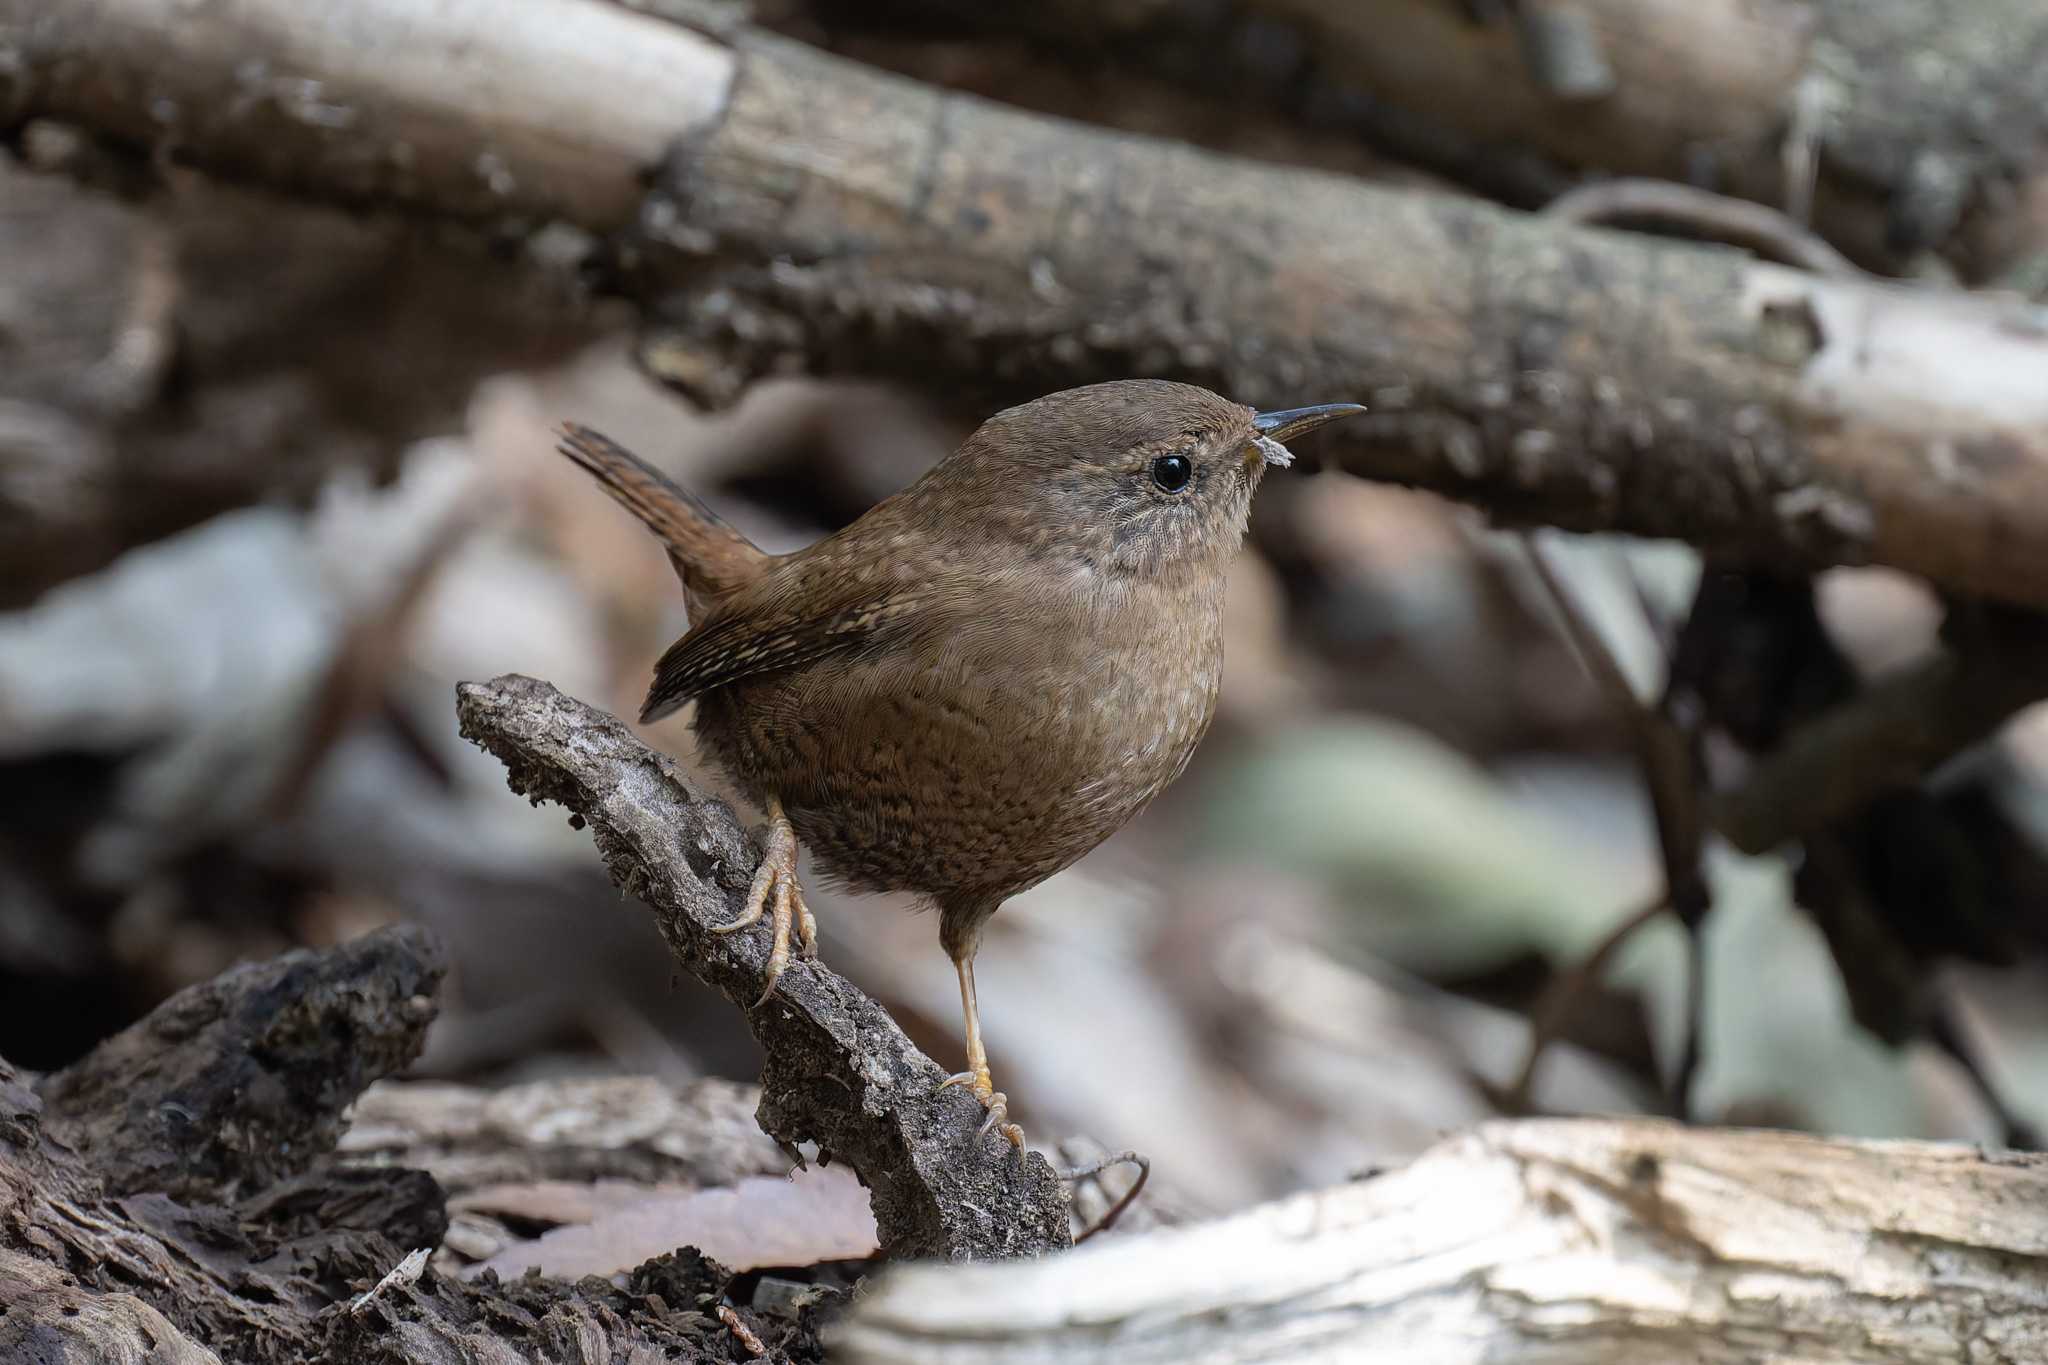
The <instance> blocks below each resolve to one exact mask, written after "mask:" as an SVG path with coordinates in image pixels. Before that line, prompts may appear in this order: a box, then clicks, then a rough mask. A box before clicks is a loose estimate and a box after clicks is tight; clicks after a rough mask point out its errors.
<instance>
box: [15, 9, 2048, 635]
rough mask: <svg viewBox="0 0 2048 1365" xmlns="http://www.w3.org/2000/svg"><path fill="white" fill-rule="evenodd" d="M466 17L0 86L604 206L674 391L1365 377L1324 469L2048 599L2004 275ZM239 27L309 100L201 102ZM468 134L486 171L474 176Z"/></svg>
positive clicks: (315, 183) (61, 32)
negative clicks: (1613, 224)
mask: <svg viewBox="0 0 2048 1365" xmlns="http://www.w3.org/2000/svg"><path fill="white" fill-rule="evenodd" d="M287 10H293V11H294V12H293V13H292V14H289V15H288V14H287V13H286V11H287ZM498 14H499V11H498V9H497V8H496V7H492V6H487V5H484V4H483V3H482V0H438V2H437V3H433V4H429V5H425V6H421V5H416V4H412V3H406V4H403V5H400V4H399V3H398V0H356V3H354V4H353V5H352V6H351V7H350V8H349V10H348V11H347V20H346V22H344V21H343V20H342V19H341V18H338V17H337V18H334V19H332V20H331V21H327V22H322V23H312V24H309V23H306V22H305V21H304V19H303V16H302V15H299V14H297V13H296V11H295V8H294V7H291V6H287V5H285V4H284V3H283V0H238V3H236V4H233V5H225V6H214V7H210V8H208V9H207V10H205V11H202V12H200V13H198V14H192V13H189V12H187V11H185V10H183V9H178V8H176V7H174V6H172V5H171V4H170V3H169V0H86V3H80V4H75V5H69V6H65V7H63V8H62V9H60V10H57V11H49V10H48V7H46V6H42V5H40V4H37V3H36V0H0V33H5V34H8V35H10V36H9V37H6V38H0V47H12V48H13V49H15V50H16V52H17V57H16V59H15V61H14V62H13V63H12V68H11V69H12V70H13V71H14V72H15V73H16V74H15V75H14V77H13V87H14V96H13V103H14V104H15V105H16V107H18V108H21V109H24V110H26V111H27V112H43V113H48V114H53V115H60V116H65V117H70V118H74V119H78V120H81V121H83V122H86V123H88V124H89V125H91V126H93V127H95V128H98V129H102V130H105V131H107V132H109V133H113V134H118V135H120V136H123V137H128V138H134V139H138V140H144V141H150V142H154V141H157V140H159V138H160V137H161V132H160V130H159V129H158V128H157V127H156V126H155V125H154V124H153V123H152V122H151V119H152V116H151V114H150V112H149V110H150V109H151V108H152V107H156V106H158V105H160V104H161V103H162V102H168V107H170V108H173V109H174V110H176V111H179V112H178V117H177V119H176V120H175V122H176V133H177V139H178V141H177V146H178V149H179V153H180V154H181V155H183V156H185V157H187V158H189V159H191V160H193V161H195V162H197V163H200V164H203V165H206V166H209V167H212V168H214V169H216V170H218V171H220V172H222V173H224V174H229V175H235V176H243V177H250V178H254V179H258V180H263V181H267V182H268V183H272V184H277V185H282V186H285V187H288V188H294V189H298V190H302V191H311V192H317V193H322V194H328V195H335V196H339V197H343V198H348V199H352V200H355V201H358V202H361V201H364V200H368V201H371V202H377V201H383V200H398V201H402V202H405V203H409V204H412V205H414V206H417V207H420V208H424V209H427V210H430V211H434V212H440V213H448V214H457V215H472V216H473V215H478V214H507V213H509V214H514V215H518V216H524V217H531V216H533V215H537V214H544V213H557V214H561V215H563V216H565V217H567V218H569V219H570V220H571V221H574V222H577V223H580V224H581V225H583V226H586V227H589V228H593V229H596V230H598V231H607V232H609V231H612V230H614V229H617V228H619V227H620V225H621V224H622V223H623V222H624V221H625V220H626V219H628V218H635V222H636V228H635V230H634V231H633V232H631V233H628V234H624V235H622V236H621V237H620V238H619V239H618V240H616V241H615V242H614V244H613V245H614V247H615V250H616V254H617V255H616V263H617V264H618V265H619V266H620V267H621V269H622V272H623V273H622V276H621V279H622V282H623V283H624V285H625V287H627V288H629V289H632V290H634V291H635V292H637V293H638V294H639V295H640V296H641V297H642V298H643V299H653V298H654V297H656V296H657V295H659V294H660V293H661V292H662V291H664V290H665V289H667V288H670V287H673V286H675V285H676V284H678V283H679V282H681V283H684V284H686V285H687V292H684V293H679V294H677V295H675V296H674V297H673V299H672V300H671V302H670V303H669V304H668V305H667V307H666V309H665V310H658V311H663V312H665V314H666V317H667V323H666V325H665V326H664V327H663V328H661V329H659V330H658V332H657V334H656V335H655V336H654V337H653V338H652V340H651V341H650V343H649V345H648V347H647V348H646V349H647V356H648V360H649V363H650V366H651V367H652V368H654V369H655V370H657V372H659V373H662V374H663V375H664V376H665V377H666V378H668V379H670V380H671V381H672V382H674V383H677V384H678V385H679V386H681V387H685V388H687V389H690V390H692V391H694V392H696V393H698V394H700V395H706V396H709V397H712V398H730V397H731V396H732V395H733V394H734V393H736V391H737V390H738V388H739V387H740V386H741V385H742V384H744V383H745V382H747V381H748V380H750V379H752V378H755V377H757V376H760V375H763V374H771V373H786V372H790V371H800V370H808V371H818V372H833V373H860V374H870V375H881V376H886V377H893V378H898V379H904V380H907V381H909V382H912V383H915V384H918V385H919V386H921V387H924V388H926V389H928V390H938V391H944V392H945V393H947V394H948V395H949V396H950V397H952V398H953V399H955V400H956V401H958V402H961V403H964V404H971V405H976V406H984V407H985V405H986V404H987V403H988V402H991V401H996V400H999V399H1004V398H1014V397H1017V396H1021V395H1024V394H1029V393H1036V392H1042V391H1044V390H1046V389H1049V388H1055V387H1059V386H1062V385H1065V384H1072V383H1081V382H1086V381H1089V380H1095V379H1101V378H1105V377H1110V376H1116V375H1130V374H1174V375H1179V376H1182V377H1186V378H1190V379H1194V380H1197V381H1200V382H1206V383H1208V384H1210V385H1211V386H1213V387H1217V388H1219V389H1221V390H1223V391H1225V392H1228V393H1231V394H1232V395H1233V396H1235V397H1238V398H1240V399H1242V400H1244V401H1247V402H1251V403H1255V404H1261V405H1278V404H1293V403H1299V402H1306V401H1317V400H1328V399H1335V398H1352V399H1360V400H1363V401H1365V402H1367V403H1370V404H1372V405H1373V408H1374V414H1373V416H1371V417H1370V418H1368V419H1366V420H1363V421H1358V422H1353V423H1348V424H1346V426H1347V428H1348V430H1346V431H1344V432H1342V433H1337V432H1333V433H1332V434H1331V436H1330V438H1329V444H1328V446H1327V448H1328V449H1330V450H1331V451H1333V452H1334V457H1335V458H1336V459H1337V460H1338V462H1340V463H1341V464H1342V465H1343V466H1344V467H1345V468H1348V469H1351V470H1353V471H1354V472H1357V473H1360V474H1363V475H1367V476H1370V477H1375V478H1383V479H1391V480H1395V481H1399V482H1403V483H1409V484H1414V485H1417V486H1421V487H1426V488H1431V489H1434V490H1436V491H1438V492H1442V493H1445V494H1448V495H1450V496H1453V497H1458V498H1462V499H1464V500H1467V501H1471V502H1474V503H1477V504H1479V505H1481V506H1483V507H1485V508H1486V509H1487V510H1489V511H1490V512H1491V513H1493V514H1494V515H1496V516H1497V517H1499V518H1501V519H1503V520H1510V521H1543V522H1549V523H1552V524H1555V525H1558V526H1561V527H1564V528H1566V529H1571V530H1619V531H1626V532H1631V533H1635V534H1639V535H1652V536H1676V537H1680V538H1683V539H1686V540H1689V541H1691V542H1693V543H1695V544H1698V545H1700V546H1702V547H1703V548H1706V549H1708V550H1710V551H1713V552H1715V553H1717V554H1722V555H1726V556H1728V557H1730V558H1734V559H1746V560H1750V561H1755V562H1763V563H1769V564H1773V565H1776V566H1779V567H1786V568H1793V569H1811V568H1814V567H1818V566H1823V565H1829V564H1838V563H1864V562H1877V563H1884V564H1890V565H1894V566H1896V567H1899V568H1902V569H1906V570H1909V571H1912V572H1915V573H1919V574H1922V575H1925V576H1927V577H1929V578H1931V579H1933V580H1935V581H1936V582H1938V583H1941V584H1942V585H1944V586H1947V587H1950V588H1954V589H1958V590H1961V591H1965V592H1969V593H1980V594H1985V595H1989V596H1993V597H2001V598H2005V599H2007V600H2011V601H2017V602H2027V603H2032V604H2035V605H2043V604H2048V386H2044V385H2042V384H2041V383H2040V382H2039V376H2040V374H2041V373H2042V372H2043V369H2044V366H2048V313H2044V312H2043V311H2042V310H2040V309H2036V308H2027V307H2023V306H2020V305H2018V304H2011V303H2006V302H2001V301H1996V300H1989V299H1978V298H1968V297H1959V296H1953V295H1945V294H1940V293H1934V292H1928V291H1921V290H1911V289H1903V288H1893V287H1885V286H1880V285H1875V284H1870V283H1866V282H1860V281H1844V280H1826V279H1819V278H1816V277H1813V276H1810V275H1806V274H1802V273H1800V272H1798V271H1794V270H1789V269H1784V268H1780V267H1774V266H1767V265H1761V264H1757V263H1755V262H1753V261H1751V260H1750V259H1749V258H1747V257H1745V256H1742V255H1740V254H1739V253H1736V252H1733V251H1727V250H1717V249H1712V248H1704V247H1692V246H1682V245H1676V244H1671V243H1666V242H1662V241H1656V240H1650V239H1644V238H1635V237H1627V236H1623V235H1619V234H1615V233H1611V232H1602V231H1594V230H1586V229H1578V228H1572V227H1568V226H1564V225H1559V224H1553V223H1546V222H1542V221H1538V220H1534V219H1530V218H1527V217H1523V216H1520V215H1517V214H1513V213H1510V212H1507V211H1503V210H1499V209H1495V208H1491V207H1488V206H1485V205H1480V204H1475V203H1471V202H1467V201H1463V200H1458V199H1452V198H1448V197H1443V196H1435V195H1429V194H1415V193H1400V192H1394V191H1387V190H1381V189H1375V188H1373V187H1371V186H1369V185H1364V184H1360V183H1355V182H1352V181H1348V180H1344V179H1342V178H1339V177H1335V176H1328V175H1321V174H1314V173H1309V172H1301V171H1291V170H1284V169H1279V168H1275V167H1272V166H1267V165H1262V164H1257V163H1248V162H1242V161H1236V160H1232V159H1229V158H1224V157H1217V156H1212V155H1207V154H1202V153H1198V152H1195V151H1193V150H1191V149H1188V148H1185V147H1179V146H1175V145H1173V144H1170V143H1163V142H1155V141H1149V140H1145V139H1139V138H1131V137H1123V136H1116V135H1112V134H1108V133H1103V132H1098V131H1091V130H1089V129H1087V128H1084V127H1079V126H1075V125H1072V124H1068V123H1064V122H1060V121H1056V120H1051V119H1045V118H1040V117H1035V116H1031V115H1026V114H1021V113H1018V112H1016V111H1012V110H1006V109H1003V108H1000V107H996V106H991V105H988V104H985V103H982V102H980V101H977V100H974V99H971V98H968V97H964V96H954V95H947V94H944V93H941V92H938V91H934V90H932V89H929V88H926V87H921V86H918V85H916V84H914V83H910V82H905V81H902V80H899V79H894V78H890V77H885V76H881V75H878V74H876V73H874V72H872V71H870V70H867V69H863V68H860V67H858V66H855V65H852V64H849V63H846V62H843V61H839V60H835V59H832V58H828V57H824V56H821V55H820V54H817V53H815V52H812V51H810V50H808V49H805V48H803V47H801V46H798V45H795V44H791V43H787V42H784V41H780V40H773V39H767V38H763V37H761V36H759V35H757V34H754V33H752V32H751V31H748V30H745V29H743V28H729V29H721V30H719V31H718V32H717V33H715V34H714V33H709V32H697V31H693V30H690V29H686V28H683V27H680V26H677V25H673V24H666V23H663V22H660V21H658V20H655V19H652V18H649V17H647V16H644V15H639V14H634V13H631V12H629V11H626V10H623V9H618V8H615V7H612V6H608V5H604V4H599V3H595V0H546V2H545V3H541V4H535V5H532V6H523V7H521V9H520V11H519V18H518V19H517V21H507V22H500V21H499V20H498V18H497V16H498ZM401 20H403V22H400V21H401ZM362 35H370V36H369V37H363V36H362ZM377 35H393V36H388V37H380V36H377ZM166 45H173V46H175V50H176V51H177V52H178V53H179V56H180V60H179V61H178V62H176V63H165V62H162V61H160V60H155V59H156V58H157V57H158V56H160V54H161V51H162V50H163V49H164V48H165V46H166ZM401 48H402V49H403V51H402V52H400V51H398V49H401ZM626 53H630V54H631V57H630V59H628V58H626V57H625V56H623V55H620V54H626ZM558 54H566V55H558ZM606 55H609V56H610V57H611V58H612V59H614V60H616V61H617V62H618V63H619V64H620V70H619V71H617V72H611V71H608V70H607V69H606V68H605V66H604V59H605V56H606ZM252 63H254V64H263V65H264V69H265V70H267V71H271V72H275V73H280V74H278V75H277V76H276V77H275V79H278V80H282V79H285V77H284V75H283V74H281V73H285V72H289V73H290V79H291V81H293V82H296V84H294V85H293V87H292V88H293V89H295V90H303V89H306V88H309V87H307V85H306V83H307V82H311V83H312V86H311V87H310V88H313V89H315V90H316V91H317V93H318V95H319V100H320V104H321V108H322V109H325V108H326V107H327V106H328V105H330V104H331V105H332V106H333V107H334V108H335V109H339V110H343V111H346V116H345V117H344V116H342V115H333V116H329V115H327V114H324V113H323V114H321V115H320V116H319V117H318V118H313V119H309V118H308V117H307V116H306V111H305V109H303V108H300V107H298V106H296V105H293V104H291V103H290V102H289V101H286V102H285V103H283V104H280V103H279V101H278V100H277V99H268V100H253V101H250V100H245V101H241V102H238V103H233V104H230V105H228V106H220V105H219V103H218V100H217V92H218V91H220V90H222V89H229V88H233V87H234V85H235V82H236V80H237V79H238V77H237V72H238V71H240V72H246V71H247V70H250V69H253V67H252ZM451 66H452V67H454V68H456V74H455V75H453V76H450V77H447V78H443V77H442V76H441V75H439V74H437V73H439V72H441V71H442V69H443V68H444V67H451ZM475 70H488V71H490V72H492V73H493V76H494V81H493V82H492V88H491V89H489V90H488V91H485V90H483V89H481V88H480V86H481V84H482V82H481V81H480V80H479V78H477V77H475V76H474V75H473V74H472V73H473V71H475ZM266 88H268V87H266ZM273 93H274V92H273ZM210 100H211V101H213V103H209V101H210ZM497 117H506V118H508V120H509V121H508V122H506V123H505V124H504V126H503V127H502V128H499V127H491V125H489V124H488V123H487V122H486V120H488V119H491V118H497ZM487 127H490V128H491V131H490V132H489V133H488V134H487V133H486V132H484V131H483V130H484V129H485V128H487ZM396 146H404V147H407V148H411V149H412V150H411V151H410V152H408V153H407V155H405V156H402V157H394V156H393V155H392V150H391V149H392V148H393V147H396ZM572 153H573V154H572ZM486 154H488V157H486ZM486 160H487V161H488V164H489V165H490V166H491V168H492V169H493V170H494V171H496V172H502V173H501V174H493V175H491V176H488V177H485V179H486V180H487V181H488V184H485V185H480V184H479V175H478V169H477V168H478V165H479V164H483V163H484V162H485V161H486ZM566 166H573V167H574V171H573V173H571V172H570V171H568V170H565V169H564V167H566ZM651 171H658V174H657V177H656V178H657V181H658V183H657V184H656V186H655V187H654V189H653V190H652V191H651V192H650V193H648V194H647V195H646V196H645V198H644V199H641V198H637V197H636V196H638V195H639V194H640V187H641V182H642V178H643V177H644V176H646V175H648V174H649V173H650V172H651ZM635 205H637V217H635V212H636V211H635Z"/></svg>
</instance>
